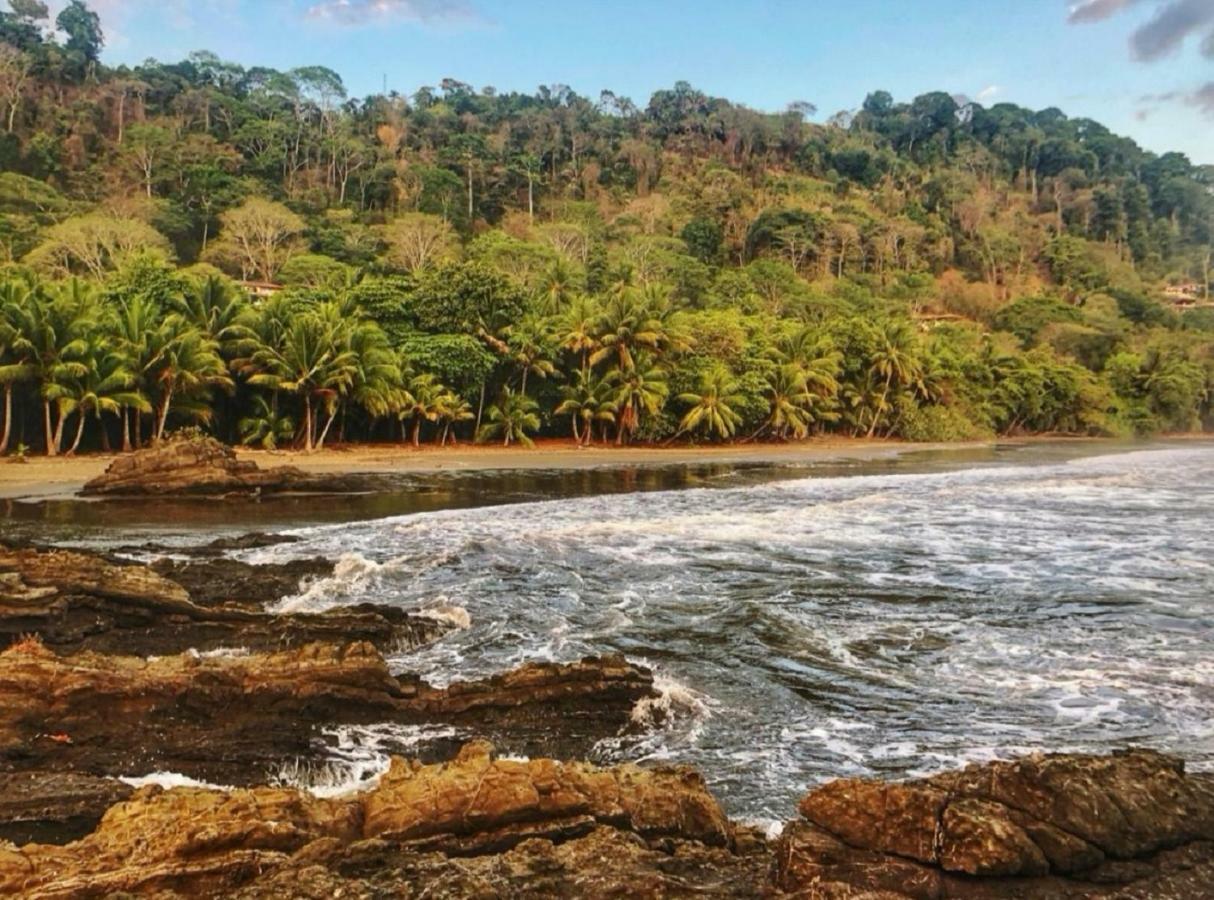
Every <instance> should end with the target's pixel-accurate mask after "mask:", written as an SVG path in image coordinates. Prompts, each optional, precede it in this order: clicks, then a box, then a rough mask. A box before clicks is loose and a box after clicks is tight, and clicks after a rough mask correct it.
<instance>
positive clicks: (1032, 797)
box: [777, 751, 1214, 900]
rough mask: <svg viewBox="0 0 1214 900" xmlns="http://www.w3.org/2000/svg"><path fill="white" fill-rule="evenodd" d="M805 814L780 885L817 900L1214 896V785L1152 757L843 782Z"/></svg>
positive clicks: (784, 857)
mask: <svg viewBox="0 0 1214 900" xmlns="http://www.w3.org/2000/svg"><path fill="white" fill-rule="evenodd" d="M799 809H800V812H801V815H802V816H803V817H804V818H803V821H800V822H796V823H793V824H791V825H790V826H789V827H788V828H786V829H785V832H784V834H783V836H782V837H781V840H780V847H779V849H778V851H777V858H778V861H779V873H778V879H777V880H778V884H779V886H780V887H781V888H782V889H784V890H786V891H790V892H794V893H796V892H804V891H809V892H810V893H809V896H822V897H835V896H838V897H850V896H855V895H856V892H857V891H860V890H864V891H872V892H875V894H874V895H875V896H883V897H891V898H893V897H910V898H916V900H936V898H943V897H1136V896H1144V897H1145V896H1150V897H1169V896H1175V897H1200V896H1203V895H1202V893H1201V892H1200V889H1199V886H1200V885H1203V884H1205V885H1208V884H1211V883H1214V844H1212V843H1211V842H1212V841H1214V781H1212V780H1211V779H1210V778H1209V777H1208V776H1201V775H1197V776H1192V775H1187V774H1186V773H1185V771H1184V766H1183V764H1182V763H1181V761H1180V760H1177V759H1175V758H1173V757H1168V756H1164V755H1162V754H1158V753H1153V752H1150V751H1132V752H1126V753H1118V754H1114V755H1112V756H1103V757H1097V756H1079V755H1053V756H1041V755H1039V756H1033V757H1027V758H1024V759H1021V760H1017V761H1015V762H996V763H989V764H986V765H981V766H970V767H968V768H966V769H963V770H961V771H959V772H950V773H946V774H943V775H938V776H934V777H932V778H927V779H922V780H919V781H912V782H899V783H885V782H879V781H871V780H866V779H840V780H837V781H832V782H829V783H827V784H825V785H822V786H821V787H819V788H816V789H814V790H812V791H810V792H809V793H808V794H807V795H806V796H805V798H804V799H803V800H802V801H801V804H800V807H799ZM1143 891H1146V893H1142V892H1143Z"/></svg>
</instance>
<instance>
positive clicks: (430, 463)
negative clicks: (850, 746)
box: [0, 435, 1211, 502]
mask: <svg viewBox="0 0 1214 900" xmlns="http://www.w3.org/2000/svg"><path fill="white" fill-rule="evenodd" d="M1201 438H1206V439H1209V438H1211V436H1210V435H1189V436H1185V435H1171V436H1161V439H1163V440H1176V439H1182V440H1183V439H1201ZM1042 442H1051V443H1053V442H1057V443H1084V444H1092V443H1100V442H1108V443H1110V444H1119V445H1124V444H1125V443H1126V442H1125V441H1122V440H1118V439H1114V438H1087V437H1066V436H1056V435H1042V436H1039V437H1034V436H1027V437H1016V438H1002V439H993V440H982V441H962V442H956V443H948V442H921V443H915V442H908V441H897V440H885V439H866V438H835V437H831V438H821V439H809V440H805V441H798V442H790V443H782V444H776V443H756V444H719V445H703V446H690V445H680V446H673V447H662V446H655V445H641V446H635V445H634V446H624V447H616V446H613V445H600V446H591V447H578V446H576V445H575V444H574V443H573V442H572V441H569V440H546V441H540V442H537V443H536V445H535V446H534V447H521V446H514V447H502V446H500V445H484V444H460V445H458V446H454V447H444V448H440V447H435V446H423V447H420V448H414V447H412V446H411V445H408V444H354V445H346V446H338V447H331V448H326V449H324V450H320V451H316V452H314V453H310V454H309V453H304V452H303V451H295V450H274V451H267V450H251V449H248V448H244V447H240V448H237V454H238V456H239V458H240V459H242V460H249V461H252V462H256V463H257V464H258V465H259V466H260V467H262V468H270V467H274V466H294V467H296V468H299V469H301V470H302V471H304V472H305V473H307V474H315V475H394V474H396V475H415V474H435V473H451V472H485V471H499V470H500V471H526V470H544V469H548V470H565V471H576V470H582V469H596V468H610V467H612V466H666V465H670V466H681V465H698V464H721V465H735V464H752V465H797V464H813V463H824V462H835V461H838V462H844V461H868V460H876V459H885V458H891V457H897V456H902V455H905V454H909V453H920V452H930V451H958V452H961V451H966V450H977V449H988V448H992V447H995V446H1009V445H1012V446H1014V445H1022V444H1029V443H1042ZM120 455H121V454H102V453H98V454H88V455H79V456H72V457H65V456H60V457H53V458H47V457H42V456H32V457H27V460H26V462H24V463H14V462H10V461H5V460H0V501H5V500H7V501H17V500H20V501H27V502H34V501H40V500H52V499H58V500H63V499H71V498H73V497H75V496H76V495H77V494H78V493H79V491H80V489H81V488H82V487H83V486H84V483H85V482H86V481H88V480H90V479H92V478H95V477H97V476H98V475H100V474H102V473H103V472H104V471H105V469H106V467H107V466H109V464H110V463H111V462H112V461H113V460H114V459H116V458H118V456H120Z"/></svg>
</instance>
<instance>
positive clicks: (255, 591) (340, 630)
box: [0, 545, 454, 656]
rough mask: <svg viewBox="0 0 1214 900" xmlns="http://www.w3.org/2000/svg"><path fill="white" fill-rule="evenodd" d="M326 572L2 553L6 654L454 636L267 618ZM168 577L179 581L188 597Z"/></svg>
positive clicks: (425, 626)
mask: <svg viewBox="0 0 1214 900" xmlns="http://www.w3.org/2000/svg"><path fill="white" fill-rule="evenodd" d="M327 566H328V564H327V563H324V562H323V561H319V560H313V561H304V562H302V563H299V564H292V563H287V564H283V565H281V566H268V567H259V566H250V565H247V564H244V563H230V562H229V561H226V560H208V561H200V562H195V563H183V564H175V563H163V564H162V565H161V569H162V571H163V572H164V573H166V574H161V573H160V572H157V571H156V570H155V569H153V568H151V567H148V566H144V565H139V564H136V563H131V562H127V561H122V560H116V559H112V558H109V557H104V556H101V555H99V554H95V553H87V552H82V551H75V550H46V549H39V548H34V547H5V546H3V545H0V646H4V645H5V644H7V643H10V642H12V641H14V640H17V639H19V638H20V637H21V636H23V635H34V636H36V637H38V638H39V639H40V640H41V641H42V642H43V643H44V644H46V645H47V646H49V647H52V648H54V649H56V650H60V651H63V652H77V651H84V650H92V651H96V652H108V653H124V654H138V655H141V656H160V655H169V654H175V653H181V652H183V651H185V650H188V649H194V650H198V651H201V652H207V651H212V650H218V649H221V648H244V649H247V650H251V651H261V650H275V649H282V648H284V647H291V646H299V645H301V644H305V643H312V642H317V641H320V642H329V641H332V642H341V643H344V642H350V641H355V642H358V641H369V642H370V643H372V644H374V645H375V646H376V647H379V648H381V649H383V650H384V651H385V652H387V651H396V650H403V649H411V648H413V647H418V646H421V645H423V644H426V643H430V642H432V641H434V640H437V639H438V638H440V637H442V635H444V634H446V633H448V632H449V631H451V629H452V628H453V627H454V626H453V624H452V623H450V622H445V621H441V620H438V619H434V618H430V617H427V616H420V615H413V614H410V613H406V612H404V611H403V610H400V609H396V608H393V607H380V606H372V605H365V604H364V605H360V606H353V607H341V608H338V609H333V610H329V611H326V612H323V613H317V614H302V613H300V614H291V615H281V616H278V615H270V614H268V613H265V612H263V611H262V610H261V604H262V603H263V602H265V601H269V600H276V599H278V597H279V596H281V595H282V594H283V593H291V592H293V591H295V590H297V589H298V588H299V584H300V579H301V578H304V577H306V574H307V573H309V572H314V573H319V572H323V571H324V570H325V569H326V567H327ZM167 575H173V576H180V577H181V578H182V579H183V580H184V581H185V582H186V583H187V584H188V585H190V590H187V589H186V588H185V587H183V586H182V584H180V583H179V582H177V581H176V580H174V579H173V578H170V577H166V576H167ZM192 594H197V599H198V602H196V601H195V599H194V598H193V596H192ZM200 604H206V605H200Z"/></svg>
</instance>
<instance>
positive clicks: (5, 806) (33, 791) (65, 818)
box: [0, 772, 134, 846]
mask: <svg viewBox="0 0 1214 900" xmlns="http://www.w3.org/2000/svg"><path fill="white" fill-rule="evenodd" d="M132 793H134V788H132V787H131V786H130V785H127V784H124V783H123V782H121V781H118V780H117V779H116V778H99V777H97V776H93V775H83V774H80V773H77V772H15V773H14V772H9V773H0V841H9V842H11V843H13V844H17V845H18V846H20V845H21V844H31V843H36V844H66V843H68V842H70V841H74V840H77V839H79V838H82V837H84V836H85V835H86V834H88V833H90V832H91V831H92V830H93V829H94V828H95V827H97V823H98V822H99V821H100V820H101V817H102V816H103V815H104V814H105V811H106V810H107V809H109V808H110V807H111V806H113V805H114V804H115V803H118V802H119V801H122V800H125V799H126V798H127V797H129V796H130V795H131V794H132Z"/></svg>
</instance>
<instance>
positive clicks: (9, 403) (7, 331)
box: [0, 281, 35, 455]
mask: <svg viewBox="0 0 1214 900" xmlns="http://www.w3.org/2000/svg"><path fill="white" fill-rule="evenodd" d="M29 293H30V286H29V285H28V284H26V283H25V282H22V281H9V282H5V283H4V284H2V285H0V385H3V387H4V413H3V415H4V430H3V432H0V455H2V454H4V453H7V452H8V442H9V439H10V438H11V437H12V431H13V389H14V388H15V387H16V385H17V384H19V383H20V382H22V381H28V380H29V379H31V378H33V377H34V374H35V367H34V365H33V363H32V362H31V361H30V357H29V353H30V347H29V344H28V342H26V341H25V339H24V336H23V334H22V332H21V329H20V321H21V315H20V311H21V309H22V307H23V306H24V305H25V303H26V302H27V301H28V298H29Z"/></svg>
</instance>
